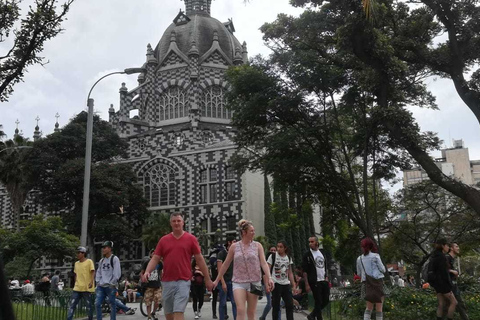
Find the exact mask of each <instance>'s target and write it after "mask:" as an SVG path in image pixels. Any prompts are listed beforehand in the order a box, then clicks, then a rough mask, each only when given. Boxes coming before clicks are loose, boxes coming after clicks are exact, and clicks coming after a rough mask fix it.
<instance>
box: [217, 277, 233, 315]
mask: <svg viewBox="0 0 480 320" xmlns="http://www.w3.org/2000/svg"><path fill="white" fill-rule="evenodd" d="M225 283H226V284H227V292H225V291H223V289H222V283H221V282H220V283H219V284H218V296H219V300H220V301H219V304H218V315H219V316H220V320H225V310H226V308H227V296H228V297H229V298H230V302H231V303H232V312H233V319H234V320H236V319H237V305H236V304H235V299H234V298H233V289H232V281H225Z"/></svg>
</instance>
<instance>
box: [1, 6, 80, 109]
mask: <svg viewBox="0 0 480 320" xmlns="http://www.w3.org/2000/svg"><path fill="white" fill-rule="evenodd" d="M73 1H74V0H66V1H65V2H64V3H63V4H60V2H59V1H58V0H36V1H34V4H33V5H30V6H29V7H28V11H27V12H26V13H25V14H24V15H22V12H21V8H20V7H21V6H20V5H21V3H22V0H6V1H2V2H1V3H0V43H4V44H7V43H8V44H10V43H11V46H10V48H9V49H8V48H6V49H5V50H2V53H1V54H2V55H3V56H1V57H0V101H7V100H8V97H9V96H10V95H11V94H12V93H13V90H14V86H15V84H17V83H18V82H20V81H22V80H23V77H24V75H25V72H26V71H27V68H28V67H29V66H32V65H35V64H42V65H44V64H46V63H48V61H46V60H45V57H42V56H41V55H40V54H41V52H42V51H43V49H44V45H45V43H47V42H48V41H49V40H51V39H53V38H55V37H56V36H57V35H58V34H59V33H61V32H62V31H63V29H62V27H61V24H62V22H63V21H64V20H65V19H66V15H67V13H68V11H69V9H70V6H71V5H72V3H73Z"/></svg>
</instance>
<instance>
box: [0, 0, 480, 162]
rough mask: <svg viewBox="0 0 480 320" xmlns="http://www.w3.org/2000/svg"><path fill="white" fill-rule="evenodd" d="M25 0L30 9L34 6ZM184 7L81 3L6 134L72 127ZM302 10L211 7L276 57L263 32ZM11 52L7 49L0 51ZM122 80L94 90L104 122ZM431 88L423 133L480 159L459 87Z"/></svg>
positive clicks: (283, 0) (158, 1) (133, 0)
mask: <svg viewBox="0 0 480 320" xmlns="http://www.w3.org/2000/svg"><path fill="white" fill-rule="evenodd" d="M24 2H25V3H24V6H26V5H28V4H29V3H31V2H33V1H31V0H25V1H24ZM180 9H184V2H183V1H181V0H77V1H76V2H75V3H74V5H73V6H72V9H71V11H70V13H69V14H68V21H66V22H65V23H64V25H63V26H64V28H65V31H64V33H63V34H61V35H60V36H58V37H57V38H55V39H53V40H52V41H50V42H49V43H48V44H47V45H46V47H45V51H44V52H43V56H45V57H47V59H48V60H49V61H50V62H49V63H48V64H47V65H45V66H44V67H42V66H35V67H31V68H30V69H29V72H28V73H27V75H26V76H25V82H23V83H20V84H18V85H17V86H16V87H15V92H14V93H13V95H12V96H11V97H10V101H9V102H4V103H1V104H0V124H3V128H4V131H5V132H6V133H7V134H8V136H9V137H11V136H12V135H13V131H14V130H15V121H16V120H17V119H18V120H19V121H20V124H19V128H20V129H21V130H22V131H23V133H24V135H25V136H28V137H31V136H32V134H33V130H34V127H35V123H36V121H35V118H36V117H37V116H39V118H40V121H39V125H40V129H41V130H42V131H43V134H44V135H45V134H48V133H51V132H52V131H53V128H54V124H55V114H56V113H57V112H58V113H59V114H60V119H59V122H60V125H61V126H63V125H65V124H66V123H67V122H68V120H69V119H70V118H71V117H72V116H73V115H75V114H77V113H78V112H80V111H81V110H84V109H85V108H86V106H85V104H86V98H87V94H88V91H89V90H90V88H91V86H92V85H93V83H94V82H95V81H96V80H97V79H98V78H100V77H101V76H102V75H104V74H106V73H108V72H112V71H117V70H123V69H125V68H129V67H139V66H141V65H142V64H143V63H144V62H145V53H146V46H147V44H148V43H151V44H152V47H155V46H156V44H157V42H158V41H159V40H160V38H161V36H162V34H163V32H164V30H165V29H166V28H167V26H168V25H169V24H170V23H172V20H173V19H174V18H175V16H176V15H177V13H178V11H179V10H180ZM299 12H300V11H299V9H296V8H293V7H291V6H290V5H289V4H288V0H250V1H249V3H247V4H244V1H243V0H214V1H213V4H212V16H213V17H215V18H217V19H219V20H220V21H227V19H228V18H232V19H233V22H234V24H235V27H236V30H237V32H236V34H235V35H236V37H237V38H238V39H239V40H240V41H241V42H243V41H246V42H247V44H248V51H249V55H250V56H251V57H252V56H254V55H256V54H264V55H267V54H268V53H269V50H268V49H267V48H266V47H265V46H264V44H263V41H262V34H261V33H260V31H259V30H258V29H259V27H260V26H261V25H262V24H263V23H264V22H267V21H268V22H270V21H273V20H274V19H275V17H276V16H277V14H278V13H287V14H293V15H296V14H298V13H299ZM2 45H3V44H2ZM4 50H5V48H2V47H1V45H0V52H3V51H4ZM122 82H125V83H126V84H127V87H128V88H129V89H132V88H134V87H135V86H136V76H135V75H132V76H126V75H115V76H112V77H109V78H107V79H105V80H103V81H102V82H100V83H99V85H97V86H96V88H95V89H94V91H93V93H92V97H93V98H94V99H95V108H96V111H97V112H98V113H99V114H100V115H101V116H102V117H103V118H104V119H107V117H108V112H107V111H108V108H109V106H110V104H113V105H114V107H115V108H116V109H118V89H119V88H120V86H121V83H122ZM428 85H429V87H430V89H431V90H432V92H433V93H434V95H435V96H436V97H437V99H438V105H439V107H440V111H431V110H418V109H413V111H414V113H415V116H416V117H417V120H418V121H419V123H420V125H421V126H422V129H424V130H429V131H435V132H438V134H439V136H440V138H442V139H443V140H444V141H445V145H446V146H447V147H449V146H451V144H452V143H451V141H452V139H463V140H464V141H465V145H466V146H467V147H468V148H469V149H470V158H471V159H480V126H479V124H478V122H477V121H476V120H475V118H474V116H473V114H472V113H471V112H470V110H469V109H468V108H467V107H466V106H465V105H464V103H463V102H462V101H461V100H460V99H459V98H458V95H457V94H456V92H455V90H454V87H453V84H452V83H451V82H450V81H448V80H442V79H430V80H429V81H428Z"/></svg>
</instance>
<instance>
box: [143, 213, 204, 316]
mask: <svg viewBox="0 0 480 320" xmlns="http://www.w3.org/2000/svg"><path fill="white" fill-rule="evenodd" d="M184 225H185V221H184V219H183V216H182V214H181V213H173V214H172V215H171V216H170V226H171V227H172V233H170V234H168V235H166V236H163V237H162V238H161V239H160V240H159V241H158V244H157V248H156V249H155V252H154V254H153V257H152V259H151V260H150V262H149V264H148V266H147V269H146V270H145V273H144V275H143V278H144V279H143V280H144V281H145V280H146V278H147V279H148V278H149V277H150V275H151V272H152V271H153V270H154V269H155V267H156V265H157V264H158V263H159V261H160V259H161V258H162V257H163V265H164V268H163V275H162V287H163V310H164V312H165V317H166V318H167V320H183V319H184V313H185V308H186V307H187V303H188V298H189V293H190V279H191V277H192V276H191V275H192V271H191V264H190V261H191V258H192V255H193V256H194V258H195V261H196V263H197V264H198V266H199V267H200V271H201V272H202V273H203V274H204V275H205V284H206V287H207V289H208V290H212V288H213V283H212V281H211V279H210V276H209V274H208V269H207V264H206V263H205V259H204V258H203V256H202V253H201V251H200V246H199V244H198V240H197V238H195V237H194V236H193V235H191V234H190V233H188V232H186V231H184V230H183V227H184Z"/></svg>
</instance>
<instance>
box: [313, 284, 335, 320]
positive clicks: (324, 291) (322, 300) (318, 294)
mask: <svg viewBox="0 0 480 320" xmlns="http://www.w3.org/2000/svg"><path fill="white" fill-rule="evenodd" d="M309 285H310V289H311V290H312V294H313V299H314V300H315V308H314V309H313V311H312V313H310V316H311V317H313V318H317V320H322V319H323V317H322V310H323V308H325V307H326V306H327V305H328V303H329V302H330V286H329V285H328V282H327V281H318V282H316V283H310V284H309Z"/></svg>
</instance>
